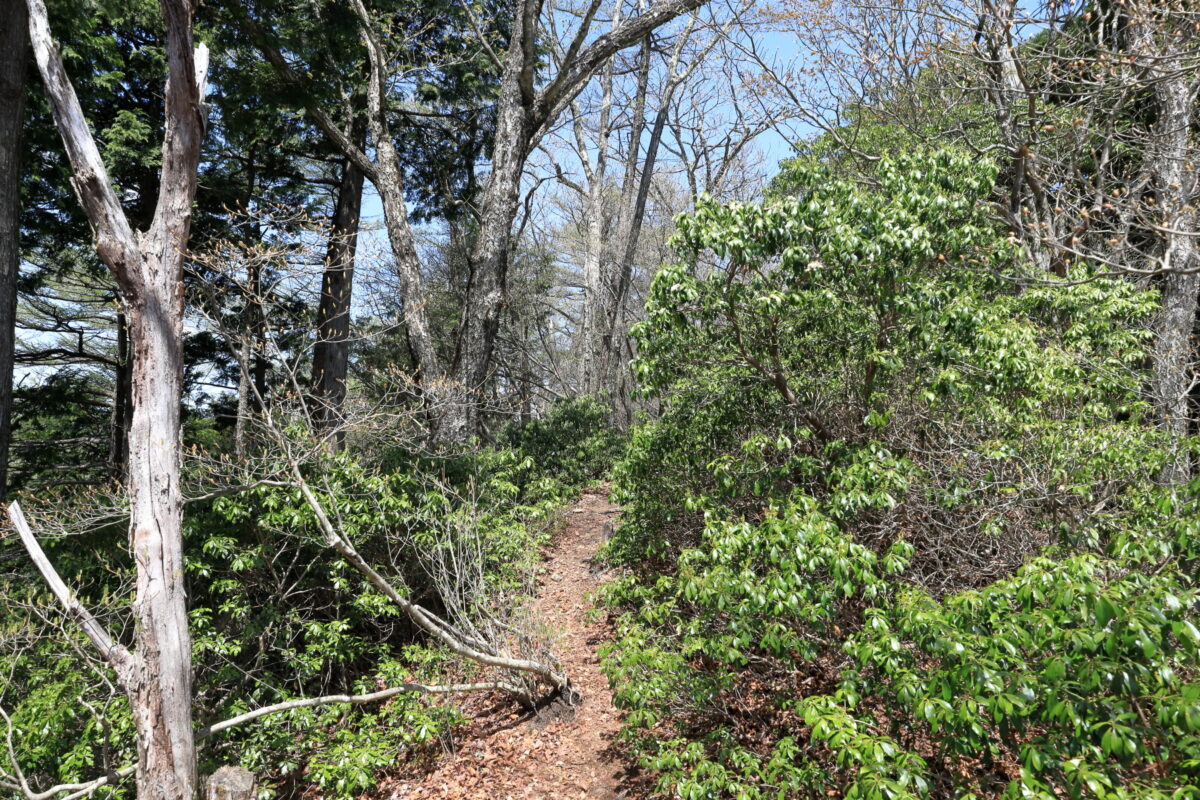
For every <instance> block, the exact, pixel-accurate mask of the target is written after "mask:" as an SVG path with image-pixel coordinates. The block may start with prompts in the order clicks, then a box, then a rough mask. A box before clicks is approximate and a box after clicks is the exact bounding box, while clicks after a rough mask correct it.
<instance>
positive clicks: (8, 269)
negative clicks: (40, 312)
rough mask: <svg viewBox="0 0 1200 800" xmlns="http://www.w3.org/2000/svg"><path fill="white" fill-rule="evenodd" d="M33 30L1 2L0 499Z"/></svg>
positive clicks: (8, 430) (4, 483) (11, 2)
mask: <svg viewBox="0 0 1200 800" xmlns="http://www.w3.org/2000/svg"><path fill="white" fill-rule="evenodd" d="M28 55H29V28H28V25H26V23H25V4H24V2H23V1H22V0H4V1H3V3H0V499H3V497H4V494H5V492H6V490H7V488H8V453H9V442H10V440H11V435H12V390H13V356H14V353H15V345H16V327H17V276H18V274H19V271H20V268H21V120H22V118H23V116H24V112H25V80H26V76H25V73H26V66H25V65H26V60H27V57H28Z"/></svg>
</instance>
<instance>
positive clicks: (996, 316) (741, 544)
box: [604, 153, 1200, 800]
mask: <svg viewBox="0 0 1200 800" xmlns="http://www.w3.org/2000/svg"><path fill="white" fill-rule="evenodd" d="M794 169H795V174H794V175H793V176H792V177H793V179H794V180H793V185H794V187H795V189H796V192H797V196H795V197H792V198H786V199H779V200H774V201H771V202H769V203H767V204H766V205H762V206H748V205H741V204H731V205H717V204H714V203H711V202H708V203H702V204H701V205H700V207H699V208H698V209H697V211H696V212H695V213H694V214H693V215H691V216H690V217H685V218H682V219H681V220H680V234H679V236H678V238H677V248H678V251H679V253H680V256H681V261H680V263H679V264H677V265H674V266H671V267H668V268H666V269H664V270H663V271H662V272H660V274H659V275H658V276H657V277H656V279H655V281H654V284H653V286H652V289H651V295H650V300H649V303H648V306H647V320H646V322H644V323H643V324H642V325H641V326H640V327H639V328H638V330H637V334H638V339H639V353H640V357H639V361H638V362H637V364H636V369H637V372H638V374H639V377H640V378H641V380H642V381H643V384H644V385H645V386H647V387H649V389H650V390H651V391H652V392H653V393H654V394H656V395H657V397H658V398H659V399H660V401H661V405H662V414H661V417H660V418H659V419H658V420H656V421H654V422H652V423H650V424H647V425H645V426H643V427H642V428H640V429H638V430H637V431H636V432H635V434H634V436H633V439H632V441H631V442H630V445H629V448H628V451H627V453H626V455H625V457H624V459H623V460H622V461H621V462H620V463H618V465H617V466H616V468H615V470H614V477H615V482H616V486H615V492H616V495H617V497H618V499H619V500H620V501H621V502H623V503H624V504H625V506H626V514H625V517H624V520H625V521H624V523H623V524H622V526H621V527H620V528H619V529H618V531H617V532H616V535H615V537H614V540H613V542H612V544H611V546H610V548H609V557H610V558H611V559H612V560H613V561H614V562H616V563H618V564H620V565H623V566H624V567H626V568H627V570H628V572H627V575H626V577H624V578H622V579H620V580H618V581H616V582H615V583H614V584H613V585H612V587H611V588H610V590H609V592H608V599H609V602H610V603H611V604H612V607H613V610H614V613H615V615H616V616H615V620H616V625H617V629H618V632H619V637H618V640H617V641H616V642H615V643H614V644H613V645H612V646H611V647H609V648H608V649H607V652H606V655H605V662H604V663H605V669H606V670H607V672H608V674H609V676H610V679H611V680H612V681H613V682H614V684H615V687H616V699H617V702H618V704H619V705H621V706H622V707H623V708H625V709H626V710H627V711H628V717H627V729H626V734H625V736H626V741H627V742H629V744H630V746H631V747H632V748H633V749H634V752H636V753H638V754H639V755H640V757H641V758H642V760H643V763H644V765H646V766H647V767H649V768H652V769H655V770H658V773H659V776H660V780H661V784H660V785H661V789H662V790H663V791H664V792H668V793H671V794H673V795H675V796H679V797H683V798H689V799H690V798H720V797H736V798H791V797H813V798H818V797H829V796H841V797H847V798H872V799H874V798H888V799H895V798H935V797H936V798H942V797H946V798H949V797H954V798H967V797H1011V798H1018V797H1039V798H1047V800H1049V798H1053V797H1084V796H1095V797H1113V798H1118V797H1122V798H1123V797H1134V796H1139V797H1184V796H1191V794H1192V793H1194V792H1195V791H1196V790H1195V789H1194V788H1188V787H1191V782H1192V780H1193V776H1194V774H1195V772H1196V765H1197V764H1200V761H1197V760H1196V739H1195V734H1194V732H1193V731H1194V726H1195V724H1196V723H1200V707H1197V706H1196V705H1195V703H1196V701H1197V700H1198V699H1200V683H1197V682H1196V669H1197V665H1198V663H1200V662H1198V653H1197V649H1196V647H1197V643H1196V641H1195V631H1196V628H1195V627H1194V625H1195V620H1196V603H1195V596H1194V588H1193V585H1192V579H1191V577H1190V576H1191V574H1192V572H1191V571H1190V567H1189V566H1188V565H1189V564H1190V563H1192V562H1193V561H1194V557H1193V556H1192V555H1191V552H1192V551H1191V549H1190V548H1192V547H1193V545H1191V544H1190V541H1189V538H1188V536H1187V535H1186V534H1184V533H1182V532H1181V531H1185V530H1186V531H1190V530H1194V529H1195V528H1196V527H1197V523H1196V517H1195V506H1194V504H1193V503H1192V502H1191V501H1187V502H1185V501H1184V500H1181V499H1180V498H1178V497H1176V496H1173V495H1171V494H1169V493H1165V492H1163V491H1162V490H1160V489H1159V488H1157V487H1156V486H1154V484H1153V483H1152V481H1151V480H1150V476H1152V475H1154V474H1155V473H1156V472H1157V470H1158V469H1159V467H1160V466H1161V465H1162V463H1163V458H1164V456H1163V451H1162V448H1161V447H1160V446H1159V445H1160V443H1161V439H1160V435H1159V434H1158V433H1157V432H1156V431H1155V430H1154V429H1153V428H1152V427H1151V426H1150V425H1149V424H1147V423H1146V422H1145V420H1146V419H1147V417H1148V414H1147V409H1146V405H1145V403H1144V402H1143V401H1142V399H1141V397H1140V388H1141V386H1142V381H1143V379H1144V376H1143V374H1142V373H1141V369H1142V367H1143V364H1144V363H1145V360H1146V359H1145V352H1144V347H1143V345H1144V343H1145V341H1146V339H1147V334H1146V333H1145V331H1144V330H1143V328H1142V326H1143V325H1144V324H1145V323H1146V321H1147V320H1148V319H1149V318H1150V316H1151V314H1152V313H1153V310H1154V297H1153V295H1152V294H1150V293H1147V292H1142V291H1139V290H1137V289H1136V288H1135V287H1133V286H1131V285H1130V284H1128V283H1126V282H1121V281H1113V280H1107V279H1104V278H1102V277H1098V276H1097V277H1095V278H1094V279H1093V280H1091V281H1090V282H1087V283H1082V284H1076V285H1071V286H1046V285H1043V284H1042V283H1041V282H1040V281H1037V280H1033V281H1029V282H1025V281H1023V280H1022V278H1023V277H1025V276H1024V275H1023V270H1024V267H1023V265H1022V261H1021V256H1020V253H1019V252H1018V251H1017V250H1016V249H1015V247H1014V245H1013V244H1012V243H1010V242H1009V241H1008V240H1007V238H1006V237H1004V236H1003V235H1001V234H1000V233H999V232H998V231H997V230H996V228H995V227H994V225H993V223H992V222H991V220H990V217H989V213H988V209H987V207H986V205H985V202H984V199H985V198H986V196H987V193H988V191H989V190H990V187H991V186H992V185H993V178H994V171H993V170H992V168H991V167H990V166H988V165H987V164H986V163H979V162H977V161H974V160H972V159H968V158H966V157H963V156H960V155H956V154H953V153H938V154H933V155H929V156H914V157H906V158H897V159H894V160H891V161H884V162H882V163H880V164H879V165H878V166H877V168H876V171H875V173H874V174H873V175H872V176H871V180H870V181H868V182H867V184H865V185H862V184H850V183H846V182H842V181H838V180H835V179H833V178H832V177H831V176H830V175H828V174H827V173H825V172H823V171H822V170H821V169H819V168H808V167H803V166H797V167H795V168H794ZM1030 277H1033V278H1035V279H1036V278H1037V276H1030Z"/></svg>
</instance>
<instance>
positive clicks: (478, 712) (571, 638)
mask: <svg viewBox="0 0 1200 800" xmlns="http://www.w3.org/2000/svg"><path fill="white" fill-rule="evenodd" d="M617 513H618V510H617V508H616V506H614V505H612V504H611V503H610V502H609V501H608V487H607V486H600V487H595V488H592V489H588V490H587V491H586V492H585V493H584V494H583V496H582V497H581V498H580V500H579V501H578V502H577V503H576V504H575V505H574V506H573V507H572V508H571V509H570V510H569V511H568V512H567V513H566V526H565V529H564V530H563V531H562V532H561V533H560V534H559V535H558V537H556V539H555V543H554V545H553V547H552V548H551V549H550V551H549V553H548V554H547V560H546V563H545V564H544V570H543V572H542V577H541V586H540V588H539V591H538V596H537V599H536V600H535V602H534V610H535V611H536V613H537V615H538V616H539V617H540V618H541V620H542V621H543V622H544V623H545V624H546V626H547V627H548V628H549V629H550V630H551V631H553V632H554V635H555V636H556V639H555V640H554V642H553V649H554V652H555V653H557V654H558V656H559V658H560V659H561V660H562V665H563V668H564V669H565V670H566V672H567V674H568V675H570V676H571V681H572V684H573V685H574V687H575V688H576V689H577V690H578V691H579V692H580V693H581V694H582V696H583V700H582V701H581V702H580V703H578V704H576V705H575V706H574V707H572V706H568V705H566V704H565V703H562V702H557V703H554V704H551V705H549V706H548V707H545V708H542V709H540V710H539V711H537V712H534V713H526V714H521V713H516V712H514V710H513V706H512V704H511V702H508V701H500V700H498V699H497V698H495V697H492V698H482V697H481V698H478V699H475V700H472V701H468V702H467V703H465V704H463V705H462V706H461V710H462V712H463V713H464V714H467V715H468V716H469V717H470V723H469V724H468V725H467V726H466V727H465V729H460V730H459V731H457V732H456V734H455V736H454V748H453V749H454V752H453V753H452V754H447V755H445V756H443V757H441V758H438V759H437V760H436V761H435V762H434V763H433V764H432V765H431V766H430V767H429V769H428V771H425V772H423V773H422V774H419V775H411V776H407V777H400V776H397V777H396V778H394V779H392V780H390V781H389V782H388V785H386V786H381V787H380V788H381V789H385V790H386V791H385V792H380V793H379V795H382V796H384V797H387V798H389V800H463V799H464V798H485V799H486V800H576V798H580V799H581V800H582V799H583V798H587V800H616V799H617V798H621V799H622V800H623V799H625V798H632V797H641V796H644V791H643V790H642V787H641V785H640V784H641V783H642V781H639V779H638V776H637V775H636V774H635V773H634V772H632V771H630V770H629V769H628V767H629V765H628V763H627V761H626V760H625V759H623V758H622V756H621V753H620V752H619V750H618V748H615V747H614V746H613V740H614V738H615V736H616V734H617V732H618V730H619V729H620V717H619V714H618V712H617V709H616V708H615V707H614V706H613V703H612V692H611V691H610V690H609V688H608V681H607V679H606V678H605V677H604V675H603V674H602V673H601V672H600V659H599V656H598V655H597V652H596V651H597V648H598V647H599V646H600V645H601V644H603V642H604V641H605V640H606V639H607V638H608V635H609V632H608V628H607V626H606V624H605V622H604V621H603V619H598V620H596V619H589V613H588V612H589V611H590V610H591V608H592V604H591V601H590V598H589V595H590V593H592V591H593V590H594V589H596V588H597V587H599V586H600V584H601V583H603V581H604V574H603V568H602V567H600V566H598V565H597V564H596V563H595V555H596V553H597V551H598V550H599V549H600V547H601V545H603V544H604V531H605V523H607V522H610V521H615V520H616V515H617ZM377 796H378V795H377Z"/></svg>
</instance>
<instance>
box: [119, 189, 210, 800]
mask: <svg viewBox="0 0 1200 800" xmlns="http://www.w3.org/2000/svg"><path fill="white" fill-rule="evenodd" d="M184 213H185V214H187V213H188V212H187V211H185V212H184ZM185 219H186V217H185ZM185 224H186V223H185ZM164 234H166V232H165V231H162V232H160V233H159V235H158V236H155V235H154V234H153V233H152V234H151V236H150V237H147V238H148V241H145V242H144V243H143V247H144V252H145V255H144V256H143V265H142V272H143V273H144V274H145V276H146V277H147V278H148V280H146V281H145V282H144V284H143V286H142V287H141V288H142V290H143V291H142V297H141V298H139V299H140V300H141V302H136V303H133V304H131V306H130V309H129V317H130V320H129V322H130V325H129V333H130V337H129V338H130V342H131V344H132V346H133V423H132V425H131V427H130V430H129V495H130V518H131V519H130V540H131V541H130V544H131V546H132V551H133V555H134V559H135V560H136V562H137V566H138V570H137V594H136V598H135V600H134V614H135V617H136V619H137V621H138V625H137V633H136V642H137V647H136V649H135V650H134V664H133V668H132V670H131V674H130V675H129V676H128V678H127V681H126V691H128V692H129V693H130V700H131V703H132V706H133V715H134V722H135V725H136V727H137V731H138V778H137V780H138V797H139V798H140V797H162V798H172V799H173V800H183V799H184V798H186V800H192V798H193V796H194V795H195V786H196V754H195V745H194V743H193V739H192V643H191V637H190V635H189V633H188V620H187V596H186V594H185V591H184V580H183V530H182V521H183V502H182V495H181V493H180V487H179V468H180V448H179V436H180V426H179V403H180V393H181V390H182V378H183V373H182V367H183V343H182V321H183V304H182V292H181V291H180V284H181V281H182V252H179V251H177V250H176V248H175V247H174V246H173V241H174V237H168V236H165V235H164ZM155 239H158V241H155ZM146 245H149V246H148V247H147V246H146Z"/></svg>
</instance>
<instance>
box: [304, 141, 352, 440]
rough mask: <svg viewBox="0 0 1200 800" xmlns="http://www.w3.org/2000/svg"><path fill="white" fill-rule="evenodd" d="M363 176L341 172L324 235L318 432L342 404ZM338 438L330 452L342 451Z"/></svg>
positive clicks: (316, 361) (316, 360)
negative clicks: (328, 223) (327, 236)
mask: <svg viewBox="0 0 1200 800" xmlns="http://www.w3.org/2000/svg"><path fill="white" fill-rule="evenodd" d="M362 195H363V174H362V172H361V171H360V170H359V169H358V167H356V166H354V164H353V163H351V162H350V161H349V160H347V161H346V162H345V164H344V165H343V167H342V179H341V181H340V182H339V184H338V196H337V205H336V206H335V208H334V213H333V224H332V227H331V229H330V232H329V248H328V250H327V251H326V256H325V272H324V275H323V276H322V278H321V304H320V307H319V308H318V310H317V345H316V347H315V348H314V350H313V394H314V395H315V399H316V409H315V416H316V426H317V428H318V430H323V431H328V430H331V429H333V428H335V427H336V426H337V424H338V422H339V421H340V420H341V408H342V402H343V401H344V400H345V399H346V369H347V365H348V363H349V360H350V301H351V297H352V291H353V287H354V252H355V249H356V247H357V245H358V224H359V218H360V216H361V212H362ZM341 445H342V437H341V435H338V436H337V437H336V438H335V440H334V441H333V442H331V446H332V447H333V449H335V450H337V449H341Z"/></svg>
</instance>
